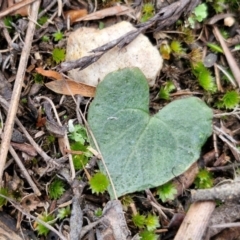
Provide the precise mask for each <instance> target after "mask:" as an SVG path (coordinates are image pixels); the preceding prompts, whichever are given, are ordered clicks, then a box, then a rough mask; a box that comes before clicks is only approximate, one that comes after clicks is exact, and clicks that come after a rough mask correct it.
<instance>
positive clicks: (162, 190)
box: [157, 182, 177, 202]
mask: <svg viewBox="0 0 240 240" xmlns="http://www.w3.org/2000/svg"><path fill="white" fill-rule="evenodd" d="M157 194H158V195H159V198H160V199H161V200H162V202H166V201H167V200H173V199H174V198H175V195H176V194H177V189H176V188H175V186H174V185H173V184H172V183H171V182H169V183H165V184H164V185H162V186H160V187H158V188H157Z"/></svg>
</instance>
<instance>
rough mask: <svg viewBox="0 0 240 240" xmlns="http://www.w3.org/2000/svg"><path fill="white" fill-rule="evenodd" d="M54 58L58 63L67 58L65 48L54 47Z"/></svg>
mask: <svg viewBox="0 0 240 240" xmlns="http://www.w3.org/2000/svg"><path fill="white" fill-rule="evenodd" d="M52 58H53V60H54V61H55V62H56V63H60V62H62V61H64V59H65V49H61V48H54V49H53V52H52Z"/></svg>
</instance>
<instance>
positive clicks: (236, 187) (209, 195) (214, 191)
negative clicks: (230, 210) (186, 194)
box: [191, 181, 240, 202]
mask: <svg viewBox="0 0 240 240" xmlns="http://www.w3.org/2000/svg"><path fill="white" fill-rule="evenodd" d="M239 197H240V182H239V181H233V182H231V183H227V184H223V185H220V186H217V187H214V188H209V189H199V190H191V200H192V201H193V202H195V201H206V200H222V201H226V200H237V199H239Z"/></svg>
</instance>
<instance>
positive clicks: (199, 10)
mask: <svg viewBox="0 0 240 240" xmlns="http://www.w3.org/2000/svg"><path fill="white" fill-rule="evenodd" d="M207 10H208V9H207V4H206V3H202V4H200V5H198V6H197V7H195V9H194V10H193V13H192V15H191V16H190V17H189V18H188V22H189V24H190V26H191V28H194V26H195V23H196V22H202V21H203V20H204V19H205V18H206V17H207V15H208V11H207Z"/></svg>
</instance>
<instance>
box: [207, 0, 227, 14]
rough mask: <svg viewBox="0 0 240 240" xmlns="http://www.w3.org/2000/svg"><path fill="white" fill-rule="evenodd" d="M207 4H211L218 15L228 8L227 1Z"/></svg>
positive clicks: (215, 1) (218, 0)
mask: <svg viewBox="0 0 240 240" xmlns="http://www.w3.org/2000/svg"><path fill="white" fill-rule="evenodd" d="M207 2H210V3H211V6H212V7H213V9H214V10H215V12H216V13H222V12H223V11H224V9H226V8H227V6H226V1H225V0H207ZM229 2H230V1H229Z"/></svg>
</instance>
